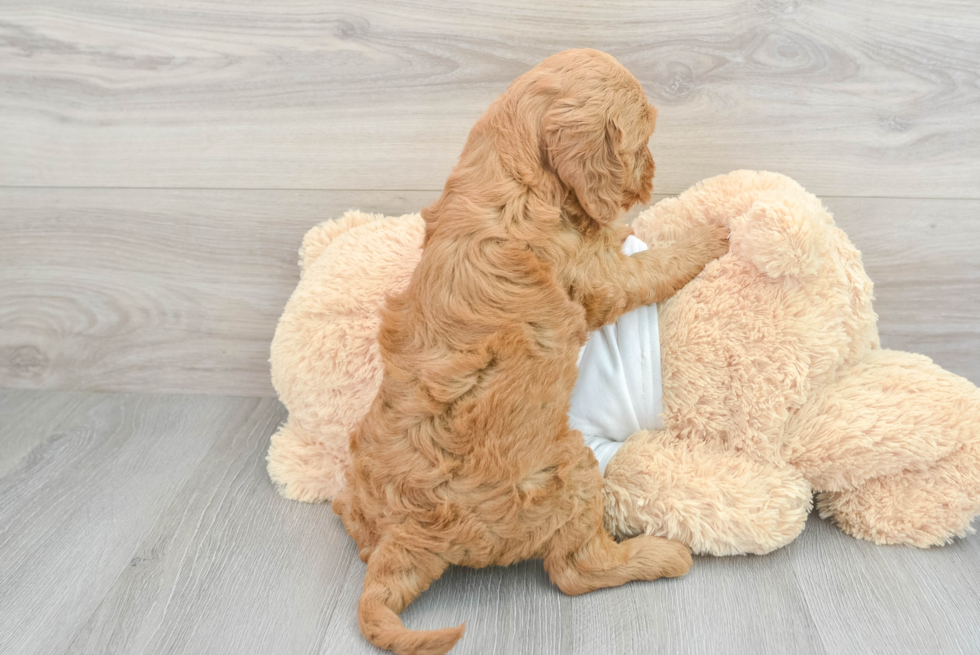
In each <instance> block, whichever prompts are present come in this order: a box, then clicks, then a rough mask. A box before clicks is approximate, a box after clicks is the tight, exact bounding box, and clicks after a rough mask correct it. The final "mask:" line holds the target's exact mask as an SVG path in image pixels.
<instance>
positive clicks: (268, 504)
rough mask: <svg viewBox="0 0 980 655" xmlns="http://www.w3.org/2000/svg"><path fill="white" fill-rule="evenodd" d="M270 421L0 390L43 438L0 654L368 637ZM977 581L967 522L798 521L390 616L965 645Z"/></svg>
mask: <svg viewBox="0 0 980 655" xmlns="http://www.w3.org/2000/svg"><path fill="white" fill-rule="evenodd" d="M59 403H60V404H61V406H59ZM42 404H43V405H44V406H45V407H46V409H47V412H46V413H47V414H50V415H55V414H60V415H62V416H63V418H62V419H61V420H59V421H54V422H52V421H50V420H49V419H48V417H47V416H46V415H45V414H42V413H39V412H37V411H35V410H36V408H37V407H39V406H40V405H42ZM28 415H30V416H32V417H34V419H35V421H36V422H35V423H34V424H33V425H29V424H28V425H23V421H21V420H22V419H23V418H24V417H26V416H28ZM283 418H284V412H283V410H282V408H281V407H280V406H279V405H278V403H275V402H274V401H271V400H251V399H241V398H239V399H231V398H220V397H210V398H202V397H196V396H164V395H147V396H134V395H120V394H87V393H66V392H38V391H12V390H0V425H4V424H9V421H11V420H14V419H16V420H18V421H21V422H22V427H23V428H24V429H26V430H27V431H28V432H33V433H42V434H44V435H45V436H44V437H43V438H42V439H41V441H40V442H39V445H38V446H36V447H35V448H34V450H32V452H31V453H30V454H29V455H27V456H26V457H22V458H21V459H20V461H19V462H18V463H17V465H16V466H15V467H13V468H12V469H11V470H9V471H7V472H6V473H5V474H2V475H0V555H2V556H0V649H2V652H4V653H17V654H18V655H30V654H32V653H39V654H44V655H48V654H50V653H68V654H75V653H78V654H82V653H84V654H86V655H88V654H90V653H113V655H128V654H130V653H132V654H136V653H142V654H151V653H161V654H162V653H208V654H209V655H239V654H240V653H253V652H254V653H272V652H275V653H279V654H281V655H316V654H322V655H333V654H336V653H344V654H345V655H347V654H351V655H356V654H359V653H364V654H370V653H376V652H378V651H377V650H376V649H374V648H373V647H371V646H370V645H369V644H368V643H367V642H366V641H365V640H364V639H363V638H362V637H361V635H360V632H359V630H358V627H357V619H356V607H357V599H358V597H359V595H360V592H361V588H362V584H363V580H364V565H363V564H362V563H361V562H360V561H359V560H358V558H357V554H356V549H355V547H354V544H353V542H352V540H351V539H350V538H349V537H347V535H346V534H345V533H344V530H343V527H342V526H341V524H340V522H339V521H338V520H337V518H336V517H335V516H334V515H333V513H332V512H331V511H330V508H329V506H327V505H311V504H301V503H294V502H291V501H287V500H284V499H282V498H280V497H279V496H278V495H277V494H276V492H275V490H274V489H273V488H272V485H271V484H270V482H269V480H268V477H267V476H266V474H265V466H264V453H265V448H266V445H267V442H268V437H269V434H270V433H271V431H272V430H274V429H275V427H276V425H277V423H278V422H279V421H281V420H282V419H283ZM9 435H10V431H5V432H2V433H0V439H2V440H0V451H3V449H4V448H5V447H6V444H7V441H6V440H7V439H8V438H9ZM977 575H980V539H978V538H977V536H976V535H972V536H970V537H968V538H967V539H964V540H959V541H956V542H954V543H953V544H952V545H950V546H947V547H944V548H936V549H932V550H916V549H912V548H901V547H879V546H874V545H872V544H870V543H867V542H860V541H856V540H854V539H851V538H850V537H848V536H846V535H844V534H843V533H841V532H840V531H838V530H837V529H836V528H834V527H833V526H831V525H830V524H828V523H826V522H824V521H821V520H819V519H818V518H817V517H816V516H812V517H811V518H810V521H809V523H808V525H807V528H806V530H805V531H804V533H803V534H802V535H801V537H800V538H799V539H797V540H796V541H795V542H793V543H792V544H790V545H789V546H788V547H786V548H783V549H780V550H778V551H776V552H774V553H772V554H770V555H767V556H764V557H753V556H748V557H727V558H712V557H698V558H696V560H695V565H694V568H693V569H692V570H691V572H690V573H689V574H688V575H687V576H685V577H684V578H681V579H677V580H658V581H655V582H652V583H632V584H628V585H626V586H624V587H620V588H617V589H608V590H602V591H598V592H594V593H591V594H586V595H584V596H579V597H575V598H573V597H569V596H565V595H563V594H561V593H560V592H559V591H558V590H557V589H556V588H555V587H554V586H552V585H551V584H550V582H549V581H548V578H547V575H546V574H545V572H544V570H543V567H542V566H541V563H540V562H523V563H520V564H518V565H515V566H510V567H506V568H496V567H491V568H486V569H481V570H473V569H463V568H451V569H449V570H448V571H447V572H446V574H445V575H444V576H443V577H442V579H440V580H439V581H437V582H436V583H435V584H433V585H432V587H431V588H430V589H429V590H428V591H426V592H425V593H424V594H422V596H421V597H420V598H419V599H418V600H416V601H415V602H414V603H413V604H412V605H411V606H410V607H409V608H408V609H407V610H406V611H405V612H403V613H402V618H403V619H404V621H405V623H406V625H408V626H409V627H411V628H416V629H424V628H435V627H441V626H448V625H456V624H457V623H459V622H462V621H465V622H466V623H467V631H466V635H465V636H464V638H463V640H462V641H461V642H460V643H459V645H458V646H457V648H456V649H455V650H454V651H453V653H458V654H459V655H469V654H476V653H479V654H480V655H485V654H486V655H538V654H545V655H546V654H555V655H558V654H561V655H564V654H566V653H570V654H581V655H606V654H609V655H612V654H619V653H665V654H667V653H669V654H681V653H704V654H708V653H781V654H782V653H785V654H787V655H794V654H797V653H799V654H807V655H809V654H818V655H820V654H824V653H855V654H858V653H860V654H863V653H871V652H876V653H877V652H882V653H895V654H899V655H901V654H905V653H908V654H913V653H915V654H918V653H940V652H941V653H947V652H949V653H953V652H963V653H972V652H976V651H977V648H978V647H980V590H978V589H977V588H976V585H975V580H976V578H977Z"/></svg>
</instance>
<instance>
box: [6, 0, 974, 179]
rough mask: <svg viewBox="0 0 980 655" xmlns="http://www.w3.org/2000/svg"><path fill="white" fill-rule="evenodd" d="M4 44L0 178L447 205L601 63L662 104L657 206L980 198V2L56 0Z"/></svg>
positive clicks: (35, 8)
mask: <svg viewBox="0 0 980 655" xmlns="http://www.w3.org/2000/svg"><path fill="white" fill-rule="evenodd" d="M0 39H2V41H3V44H4V49H3V51H2V55H0V56H2V58H3V59H2V62H3V65H2V66H0V143H3V144H4V147H3V148H2V149H0V184H2V185H31V186H37V185H42V186H101V187H106V186H126V187H194V188H204V187H211V188H215V187H221V188H241V187H247V188H317V189H322V188H327V189H348V188H369V189H426V190H435V189H439V188H441V186H442V184H443V181H444V180H445V177H446V175H447V174H448V172H449V170H450V168H451V166H452V164H453V163H454V162H455V160H456V157H457V156H458V154H459V151H460V149H461V147H462V145H463V142H464V140H465V138H466V134H467V132H468V130H469V128H470V126H471V125H472V124H473V122H474V121H475V120H476V119H477V117H478V116H479V115H480V114H481V113H482V112H483V111H484V109H485V108H486V107H487V105H488V104H489V103H490V102H491V101H492V100H493V98H494V97H496V96H497V95H498V94H499V93H501V92H502V91H503V90H504V89H505V88H506V86H507V84H508V83H509V82H510V81H511V80H513V79H514V78H515V77H516V76H518V75H519V74H521V73H522V72H524V71H526V70H527V69H529V68H530V67H532V66H533V65H534V64H536V63H537V62H538V61H540V60H541V59H543V58H544V57H546V56H547V55H550V54H552V53H554V52H557V51H559V50H562V49H565V48H571V47H594V48H599V49H603V50H607V51H609V52H611V53H612V54H614V55H616V56H617V57H619V58H620V60H621V61H622V62H623V63H624V64H625V65H627V66H628V67H629V68H630V69H631V70H632V71H633V72H634V73H635V74H636V75H637V76H638V78H639V79H640V80H641V82H643V83H644V86H645V88H646V90H647V93H648V94H649V95H650V97H651V100H652V101H653V102H654V103H655V104H656V105H657V106H658V107H659V109H660V120H659V126H658V132H657V134H656V135H655V137H654V140H653V148H654V151H655V155H656V157H657V160H658V164H659V171H660V174H659V177H658V191H659V192H661V193H678V192H680V191H681V190H683V189H684V188H686V187H687V186H689V185H690V184H692V183H693V182H695V181H697V180H699V179H702V178H704V177H706V176H708V175H711V174H715V173H722V172H726V171H728V170H732V169H735V168H766V169H770V170H779V171H782V172H784V173H787V174H789V175H791V176H794V177H796V178H797V179H799V181H800V182H802V183H803V184H804V185H805V186H807V187H808V188H809V189H811V190H812V191H814V192H816V193H819V194H824V195H876V196H884V195H901V196H916V197H971V198H977V197H980V185H978V182H977V180H980V158H978V152H980V112H977V111H976V107H977V105H978V102H980V87H978V86H977V84H976V79H977V67H976V66H977V61H978V60H980V13H978V12H977V11H976V5H975V3H974V2H972V1H971V0H942V1H940V2H936V1H933V0H895V1H894V2H890V3H888V11H882V10H881V7H880V6H878V5H877V4H875V3H854V2H848V1H847V0H828V1H825V2H820V3H803V2H790V1H784V0H766V1H763V2H758V1H755V0H705V1H701V2H696V3H695V2H675V1H673V0H655V1H649V0H627V1H624V2H617V3H613V4H611V3H608V2H598V1H596V0H570V1H569V2H565V3H562V5H561V7H560V8H558V7H556V6H555V5H554V4H553V3H550V2H528V1H526V0H490V1H488V2H483V3H480V5H479V8H477V7H476V6H471V5H469V4H467V3H446V2H439V1H432V0H399V1H397V2H392V1H390V0H352V1H349V2H344V3H340V4H338V3H327V4H324V3H322V2H313V1H310V0H290V1H288V2H277V3H261V2H252V1H245V0H242V1H241V2H233V3H217V4H216V3H213V2H209V1H208V0H187V1H185V2H181V3H178V4H175V3H173V2H169V1H167V0H146V1H143V2H140V3H138V4H135V5H134V4H133V3H132V2H129V0H92V1H90V2H86V3H82V4H80V3H77V2H74V1H72V0H43V1H32V2H7V3H5V6H4V23H3V26H2V32H0Z"/></svg>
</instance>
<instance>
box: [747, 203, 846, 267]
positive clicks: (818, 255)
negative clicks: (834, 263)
mask: <svg viewBox="0 0 980 655" xmlns="http://www.w3.org/2000/svg"><path fill="white" fill-rule="evenodd" d="M806 205H807V203H805V202H800V201H799V199H798V198H795V197H787V198H778V199H766V200H763V199H760V200H758V201H756V202H755V203H754V204H753V205H752V206H751V207H750V208H749V210H748V211H746V212H745V213H743V214H740V215H738V216H735V217H733V218H732V220H731V230H732V235H731V248H732V254H733V255H734V256H735V257H737V258H740V259H744V260H745V261H748V262H751V263H752V264H753V265H754V266H755V267H756V268H757V269H758V270H759V272H761V273H764V274H765V275H766V276H768V277H770V278H773V279H780V278H782V279H805V278H809V277H813V276H815V275H816V274H817V273H818V272H819V271H820V265H821V261H822V259H823V256H824V253H825V251H826V249H827V246H828V243H829V241H830V239H829V238H828V236H827V235H828V230H829V229H830V228H831V227H832V224H831V223H830V220H829V217H828V215H827V213H826V212H825V211H814V210H813V209H812V208H810V207H807V206H806ZM821 209H822V208H821Z"/></svg>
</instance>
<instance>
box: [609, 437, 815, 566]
mask: <svg viewBox="0 0 980 655" xmlns="http://www.w3.org/2000/svg"><path fill="white" fill-rule="evenodd" d="M637 437H640V438H637ZM603 488H604V494H605V503H606V505H605V522H606V527H607V529H608V530H609V531H610V532H611V533H612V534H613V535H615V536H616V537H619V538H628V537H631V536H635V535H639V534H650V535H656V536H660V537H666V538H668V539H676V540H677V541H680V542H682V543H684V544H687V545H688V546H689V547H690V548H691V550H692V551H693V552H694V553H697V554H710V555H739V554H746V553H752V554H757V555H761V554H765V553H768V552H771V551H773V550H775V549H776V548H780V547H781V546H784V545H786V544H788V543H789V542H790V541H792V540H793V539H795V538H796V536H797V535H798V534H799V533H800V532H801V531H802V530H803V527H804V526H805V525H806V519H807V516H808V514H809V512H810V508H811V506H812V493H811V489H810V485H809V484H808V483H807V482H806V480H804V479H803V477H802V476H800V474H799V473H798V472H797V471H796V470H794V469H792V468H789V467H784V468H776V467H773V466H771V465H768V464H761V463H759V462H756V461H754V460H752V459H750V458H748V457H746V456H744V455H740V454H738V453H734V452H728V451H722V450H718V449H711V448H709V447H707V446H706V445H704V444H702V443H696V442H695V443H692V442H685V441H672V440H671V439H669V438H668V437H667V436H666V435H665V433H663V432H654V433H639V434H637V435H634V436H633V437H631V438H630V439H629V440H628V441H627V442H626V444H625V445H624V446H623V447H622V448H620V449H619V452H617V453H616V455H615V457H613V459H612V461H611V462H610V463H609V467H608V468H607V469H606V476H605V483H604V487H603Z"/></svg>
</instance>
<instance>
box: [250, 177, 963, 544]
mask: <svg viewBox="0 0 980 655" xmlns="http://www.w3.org/2000/svg"><path fill="white" fill-rule="evenodd" d="M708 222H713V223H724V224H726V225H728V226H729V228H730V230H731V251H730V253H729V254H728V255H726V256H724V257H722V258H721V259H720V260H717V261H715V262H713V263H711V264H709V265H708V267H707V268H705V270H704V271H703V272H702V274H701V275H700V276H699V277H698V278H696V279H695V280H694V281H693V282H691V283H690V284H689V285H688V286H687V287H685V288H684V289H682V290H681V291H680V292H679V293H678V294H677V295H676V296H674V297H673V298H671V299H670V300H668V301H666V302H663V303H661V304H660V306H659V320H660V335H661V356H662V375H663V389H664V398H663V402H664V426H665V428H664V429H663V430H658V431H655V432H639V433H637V434H635V435H633V436H632V437H630V438H629V439H628V440H627V442H626V444H625V445H624V446H623V447H621V448H620V449H619V451H618V452H617V454H616V455H615V456H614V457H613V459H612V461H611V462H610V463H609V466H608V468H607V470H606V476H605V494H606V523H607V527H608V528H609V529H610V530H611V531H612V532H613V533H614V534H615V535H618V536H620V537H627V536H632V535H636V534H641V533H648V534H654V535H659V536H664V537H670V538H674V539H678V540H680V541H683V542H684V543H686V544H688V545H689V546H690V547H691V549H692V550H693V551H694V552H698V553H711V554H715V555H728V554H737V553H766V552H769V551H771V550H773V549H775V548H778V547H780V546H783V545H785V544H787V543H789V542H790V541H792V540H793V539H794V538H795V537H796V536H797V535H798V534H799V533H800V531H801V530H802V529H803V526H804V524H805V522H806V518H807V515H808V514H809V512H810V510H811V507H812V498H813V494H814V493H816V494H817V507H818V509H819V511H820V515H821V516H822V517H824V518H830V519H832V520H833V521H835V522H836V523H837V524H838V525H839V526H840V527H841V528H842V529H843V530H844V531H845V532H847V533H849V534H851V535H853V536H855V537H860V538H863V539H869V540H872V541H874V542H876V543H901V544H911V545H915V546H920V547H926V546H932V545H940V544H944V543H946V542H948V541H950V540H951V539H953V538H954V537H957V536H960V537H961V536H964V535H965V534H966V533H967V532H972V529H971V528H970V522H971V520H972V519H973V517H974V516H975V515H976V514H977V513H978V512H980V391H978V389H977V388H976V387H975V386H974V385H973V384H971V383H970V382H968V381H967V380H965V379H963V378H960V377H957V376H955V375H952V374H951V373H948V372H946V371H944V370H943V369H941V368H939V367H938V366H936V365H935V364H933V363H932V362H931V361H930V360H929V359H927V358H926V357H922V356H920V355H913V354H909V353H901V352H895V351H890V350H882V349H881V348H880V346H879V342H878V333H877V328H876V325H875V321H876V316H875V314H874V311H873V309H872V306H871V301H872V285H871V281H870V280H869V279H868V277H867V275H866V274H865V272H864V268H863V266H862V264H861V255H860V253H859V252H858V251H857V250H856V249H855V248H854V246H853V245H851V243H850V241H849V240H848V239H847V236H846V235H845V234H844V233H843V232H842V231H841V230H840V229H839V228H837V227H836V225H835V224H834V221H833V219H832V218H831V216H830V214H829V213H828V212H827V210H826V209H824V207H823V206H822V205H821V203H820V201H819V200H817V198H815V197H814V196H813V195H811V194H808V193H806V191H804V190H803V188H802V187H800V185H798V184H797V183H796V182H794V181H793V180H790V179H789V178H787V177H785V176H782V175H777V174H774V173H764V172H754V171H736V172H734V173H730V174H728V175H722V176H718V177H715V178H711V179H709V180H705V181H704V182H702V183H700V184H698V185H696V186H694V187H693V188H691V189H689V190H688V191H686V192H685V193H683V194H681V196H679V197H678V198H672V199H668V200H663V201H661V202H659V203H657V205H655V206H654V207H651V208H650V209H648V210H647V211H645V212H644V213H643V214H641V215H640V217H639V218H638V219H637V221H636V223H635V224H634V230H635V232H636V235H637V236H638V237H639V238H640V239H642V240H643V241H646V242H647V243H653V242H658V241H669V240H671V239H673V238H675V237H677V236H679V235H680V234H681V233H683V232H684V231H685V230H686V229H688V228H689V227H690V226H692V225H696V224H701V223H708ZM423 232H424V227H423V223H422V219H421V218H420V217H419V216H418V215H417V214H412V215H406V216H402V217H399V218H384V217H382V216H379V215H369V214H362V213H360V212H348V213H347V214H346V215H345V216H344V217H343V218H342V219H340V220H337V221H328V222H326V223H323V224H321V225H319V226H317V227H316V228H314V229H312V230H310V232H309V233H307V235H306V237H305V238H304V240H303V246H302V249H301V251H300V253H301V257H300V263H301V266H302V269H303V274H302V278H301V280H300V283H299V286H298V287H297V288H296V291H295V292H294V293H293V296H292V297H291V298H290V300H289V303H288V304H287V306H286V309H285V312H284V314H283V317H282V319H281V320H280V322H279V327H278V329H277V330H276V336H275V339H274V340H273V344H272V357H271V363H272V376H273V384H274V385H275V387H276V390H277V391H278V393H279V397H280V399H281V400H282V402H283V403H284V404H285V405H286V407H287V408H288V409H289V420H288V421H287V422H286V424H285V425H283V426H282V427H281V428H280V430H279V431H278V432H277V433H276V434H275V435H274V436H273V438H272V445H271V448H270V450H269V474H270V476H271V477H272V479H273V481H274V482H275V483H277V484H278V485H279V487H280V490H281V492H282V493H283V495H285V496H286V497H288V498H294V499H297V500H304V501H323V500H327V499H330V498H332V497H333V496H334V495H335V494H336V493H337V491H338V490H339V489H340V486H341V485H342V484H343V469H344V467H345V465H346V463H347V439H348V434H349V432H350V431H351V429H352V428H353V427H354V425H355V423H356V422H357V420H358V419H359V418H360V417H361V416H362V415H363V414H364V413H365V412H366V411H367V407H368V405H369V404H370V402H371V400H372V399H373V397H374V394H375V391H376V389H377V387H378V384H379V383H380V379H381V362H380V358H379V354H378V350H377V345H376V343H375V333H376V331H377V328H378V325H379V321H380V319H379V314H378V310H379V307H380V306H381V304H382V303H383V300H384V296H385V294H386V293H388V292H392V291H396V290H400V289H402V288H403V287H404V286H405V285H406V284H407V283H408V279H409V276H410V275H411V272H412V270H413V269H414V267H415V266H416V264H417V263H418V259H419V254H420V248H421V244H422V237H423Z"/></svg>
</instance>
